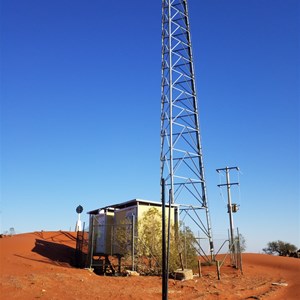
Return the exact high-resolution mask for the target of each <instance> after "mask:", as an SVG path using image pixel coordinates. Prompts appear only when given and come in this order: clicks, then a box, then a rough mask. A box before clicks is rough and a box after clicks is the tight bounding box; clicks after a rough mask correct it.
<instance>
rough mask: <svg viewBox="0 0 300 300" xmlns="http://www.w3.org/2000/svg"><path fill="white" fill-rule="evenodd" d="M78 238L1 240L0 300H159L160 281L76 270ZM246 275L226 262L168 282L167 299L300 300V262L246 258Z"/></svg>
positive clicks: (49, 235) (37, 235) (52, 235)
mask: <svg viewBox="0 0 300 300" xmlns="http://www.w3.org/2000/svg"><path fill="white" fill-rule="evenodd" d="M75 236H76V235H75V233H72V232H66V231H57V232H43V231H42V232H33V233H26V234H17V235H12V236H3V237H2V238H0V267H1V270H0V274H1V284H0V295H1V299H24V300H26V299H64V300H68V299H161V298H162V293H161V283H162V280H161V278H160V277H153V276H151V277H150V276H129V277H112V276H99V275H96V274H95V273H94V272H92V271H91V270H88V269H78V268H75V267H73V263H74V253H75V250H74V249H75V246H76V239H75ZM242 259H243V274H241V272H240V271H239V270H236V269H234V268H232V267H231V266H230V265H229V264H228V263H225V264H224V265H223V266H222V267H221V280H218V278H217V273H216V267H215V266H209V267H202V277H201V278H200V277H199V276H195V277H194V279H192V280H186V281H178V280H173V279H170V280H169V294H168V298H169V299H207V300H210V299H270V300H271V299H272V300H276V299H278V300H279V299H280V300H285V299H286V300H293V299H300V259H296V258H291V257H278V256H269V255H264V254H243V256H242Z"/></svg>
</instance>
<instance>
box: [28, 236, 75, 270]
mask: <svg viewBox="0 0 300 300" xmlns="http://www.w3.org/2000/svg"><path fill="white" fill-rule="evenodd" d="M32 252H36V253H38V254H39V255H41V256H44V257H46V258H48V259H49V260H51V261H52V262H53V264H55V265H57V264H59V265H65V264H68V265H70V266H74V265H75V249H74V248H72V247H69V246H66V245H62V244H59V243H54V242H49V241H45V240H40V239H36V240H35V246H34V248H33V249H32Z"/></svg>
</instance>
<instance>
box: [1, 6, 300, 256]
mask: <svg viewBox="0 0 300 300" xmlns="http://www.w3.org/2000/svg"><path fill="white" fill-rule="evenodd" d="M189 9H190V22H191V31H192V32H191V33H192V42H193V53H194V60H195V71H196V80H197V82H196V85H197V90H198V101H199V110H200V124H201V134H202V146H203V154H204V165H205V170H206V180H207V188H208V197H209V204H210V211H211V218H212V225H213V233H214V237H215V238H216V239H219V238H220V239H222V238H224V236H225V237H226V235H227V228H228V214H227V213H226V191H225V190H222V193H223V198H222V196H221V195H220V190H219V188H218V187H217V184H219V183H220V182H219V180H221V181H224V180H225V178H224V177H221V179H219V175H218V174H217V173H216V171H215V169H217V168H221V167H225V166H239V167H240V169H241V172H242V174H240V176H239V180H240V188H237V187H233V188H232V191H233V194H232V197H233V202H237V203H239V204H240V205H241V206H240V211H239V212H238V213H237V214H235V215H234V221H235V226H237V227H239V230H240V232H241V233H242V234H243V235H244V237H245V238H246V242H247V250H248V251H253V252H259V251H261V249H262V248H263V247H265V246H266V244H267V242H269V241H272V240H277V239H281V240H284V241H287V242H290V243H293V244H295V245H296V246H298V247H300V204H299V202H300V192H299V185H300V177H299V168H300V162H299V161H300V160H299V153H300V152H299V130H300V126H299V124H300V123H299V114H300V113H299V97H300V91H299V86H300V85H299V84H300V78H299V69H300V61H299V53H300V49H299V28H300V26H299V25H300V24H299V15H300V8H299V1H297V0H252V1H249V0H226V1H225V0H201V1H199V0H190V1H189ZM0 20H1V21H0V22H1V41H0V50H1V65H0V69H1V91H0V93H1V94H0V96H1V212H0V213H1V215H0V216H1V228H0V231H1V232H3V231H6V230H8V229H9V228H10V227H14V228H15V230H16V232H19V233H20V232H29V231H34V230H59V229H62V230H69V229H70V228H72V229H73V228H74V226H75V222H76V218H77V216H76V213H75V208H76V206H77V205H79V204H81V205H82V206H83V207H84V212H86V211H89V210H92V209H95V208H98V207H101V206H105V205H109V204H111V203H118V202H123V201H127V200H130V199H133V198H142V199H151V200H157V201H159V200H160V199H159V197H160V186H159V176H160V169H159V167H160V162H159V155H160V80H161V77H160V76H161V70H160V68H161V1H158V0H157V1H153V0H152V1H138V0H131V1H117V0H116V1H102V0H98V1H96V0H90V1H85V2H83V1H77V0H73V1H70V0H64V1H62V0H59V1H58V0H51V1H48V0H44V1H40V0H39V1H38V0H27V1H21V0H11V1H6V0H2V1H1V18H0ZM232 176H233V178H232V179H233V180H238V178H237V175H236V174H234V172H233V173H232ZM82 219H83V220H84V221H86V222H87V216H86V215H85V214H84V215H83V216H82Z"/></svg>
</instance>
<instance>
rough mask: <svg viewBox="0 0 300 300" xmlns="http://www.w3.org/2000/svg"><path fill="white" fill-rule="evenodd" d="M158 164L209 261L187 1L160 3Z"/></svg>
mask: <svg viewBox="0 0 300 300" xmlns="http://www.w3.org/2000/svg"><path fill="white" fill-rule="evenodd" d="M160 160H161V179H164V180H165V186H166V188H167V189H168V190H169V195H170V201H171V203H175V202H176V203H178V204H180V210H181V212H180V213H181V214H183V215H184V217H185V216H189V217H190V219H191V220H192V221H193V223H194V224H196V225H197V226H198V229H200V230H201V232H202V234H203V235H204V239H207V240H208V241H209V243H208V245H209V249H210V252H211V255H213V252H214V249H213V240H212V231H211V223H210V215H209V209H208V201H207V195H206V183H205V178H204V166H203V156H202V148H201V140H200V129H199V119H198V107H197V95H196V85H195V73H194V63H193V55H192V43H191V34H190V24H189V15H188V6H187V0H163V1H162V82H161V156H160Z"/></svg>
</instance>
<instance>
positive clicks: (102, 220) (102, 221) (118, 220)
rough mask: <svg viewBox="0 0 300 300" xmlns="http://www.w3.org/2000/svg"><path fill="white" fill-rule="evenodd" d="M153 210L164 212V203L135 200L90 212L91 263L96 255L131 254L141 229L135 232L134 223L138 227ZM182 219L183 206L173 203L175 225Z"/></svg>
mask: <svg viewBox="0 0 300 300" xmlns="http://www.w3.org/2000/svg"><path fill="white" fill-rule="evenodd" d="M153 207H155V208H157V209H158V211H159V212H161V211H162V203H161V202H155V201H149V200H142V199H132V200H129V201H126V202H122V203H118V204H114V205H109V206H105V207H101V208H98V209H95V210H92V211H89V212H88V214H89V253H88V254H89V255H88V256H89V258H90V260H91V261H92V258H93V257H94V256H101V255H102V256H107V255H117V256H120V255H121V256H122V255H123V254H124V253H125V252H128V249H129V248H130V247H131V243H132V240H133V236H135V237H137V235H138V230H137V232H134V224H137V222H138V221H139V220H140V219H141V218H142V217H143V215H144V214H145V213H146V212H147V211H148V210H149V209H150V208H153ZM168 214H169V212H168V206H166V215H168ZM178 219H179V206H178V205H177V204H172V208H171V222H172V223H173V224H178ZM120 232H122V235H120ZM124 236H125V238H124ZM124 239H125V240H124ZM121 240H122V241H121ZM121 244H122V245H121Z"/></svg>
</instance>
